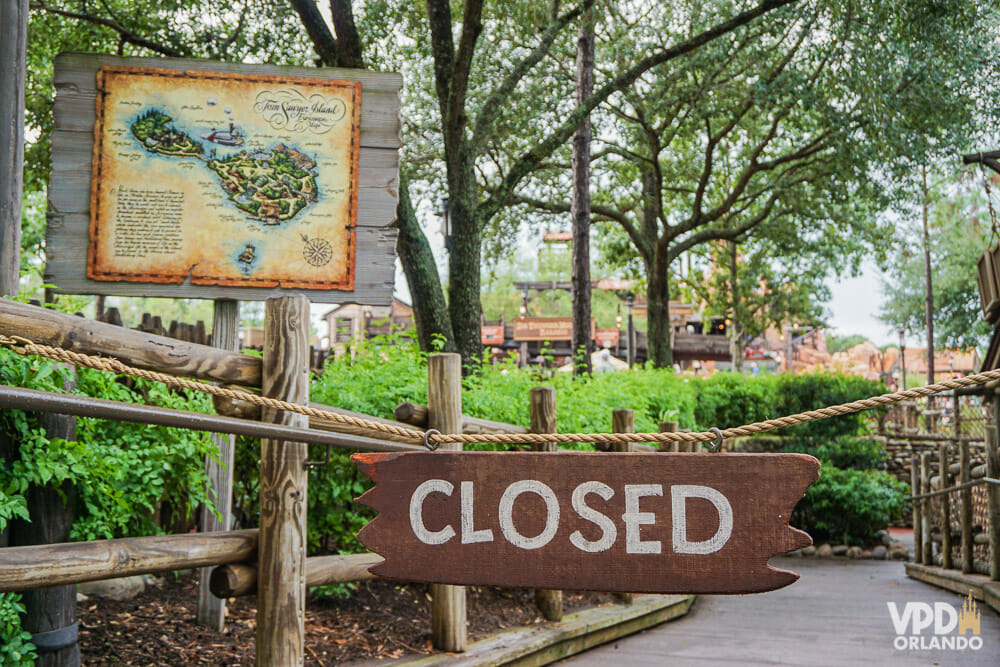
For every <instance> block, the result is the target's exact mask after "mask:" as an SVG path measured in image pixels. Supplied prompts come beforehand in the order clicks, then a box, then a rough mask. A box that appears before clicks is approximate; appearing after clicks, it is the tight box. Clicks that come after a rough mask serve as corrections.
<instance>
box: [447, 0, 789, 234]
mask: <svg viewBox="0 0 1000 667" xmlns="http://www.w3.org/2000/svg"><path fill="white" fill-rule="evenodd" d="M428 1H430V0H428ZM798 1H799V0H763V1H762V2H761V3H760V4H759V5H757V6H756V7H754V8H753V9H750V10H747V11H745V12H742V13H740V14H737V15H736V16H734V17H732V18H730V19H728V20H726V21H723V22H721V23H719V24H717V25H715V26H713V27H712V28H709V29H708V30H705V31H704V32H701V33H700V34H698V35H696V36H694V37H692V38H690V39H687V40H684V41H683V42H680V43H679V44H675V45H673V46H671V47H669V48H666V49H664V50H662V51H659V52H657V53H654V54H653V55H651V56H647V57H645V58H643V59H642V60H640V61H639V62H638V63H636V64H635V65H634V66H632V67H630V68H629V69H627V70H626V71H624V72H622V73H621V74H619V75H618V76H616V77H615V78H613V79H611V80H610V81H606V82H605V83H604V84H602V85H601V87H600V88H598V89H597V90H596V91H595V92H594V94H593V95H591V96H590V97H589V98H588V99H587V100H585V101H584V102H583V103H582V104H580V105H578V106H577V107H576V108H575V109H574V110H573V111H572V112H570V114H569V115H568V116H567V118H566V120H565V121H563V123H562V124H561V125H560V126H559V127H558V128H556V129H555V130H554V131H553V132H551V133H550V134H549V135H548V136H547V137H545V138H544V139H542V140H541V141H540V142H538V143H537V144H535V145H534V146H533V147H532V148H530V149H529V150H528V151H527V152H526V153H525V154H524V155H522V156H521V157H520V158H519V159H518V160H517V161H516V162H515V163H514V165H513V166H512V167H511V169H510V170H509V171H508V172H507V177H506V178H505V179H504V181H503V182H502V183H501V184H500V187H498V188H497V189H496V191H494V193H493V195H492V196H491V197H490V198H489V199H487V200H486V201H484V202H482V203H481V204H480V207H479V208H480V211H479V217H480V219H483V220H485V219H488V218H490V217H492V216H493V215H495V214H496V212H497V211H498V210H499V209H500V207H502V206H503V205H504V204H505V203H506V202H507V201H508V198H509V197H510V196H511V195H512V194H513V192H514V190H515V188H516V187H517V184H518V183H519V182H520V181H521V179H522V178H524V176H525V175H527V174H528V173H530V171H531V165H532V164H533V163H535V162H538V161H540V160H543V159H545V158H546V157H548V156H549V155H550V154H551V153H552V152H553V151H555V150H556V149H557V148H558V147H559V146H561V145H562V144H563V143H565V142H566V140H567V139H568V138H569V137H570V136H571V135H572V134H573V132H574V131H575V130H576V128H577V126H578V125H579V124H580V123H582V122H583V119H584V118H586V117H587V115H588V114H589V113H590V112H591V111H592V110H593V109H594V108H595V107H596V106H597V105H599V104H600V103H602V102H603V101H604V100H606V99H607V98H608V97H609V96H610V95H611V94H612V93H614V92H615V91H618V90H622V89H623V88H626V87H627V86H629V85H631V84H632V83H633V82H634V81H635V80H636V79H638V78H639V77H640V76H641V75H642V74H643V73H644V72H646V71H648V70H650V69H652V68H653V67H656V66H657V65H661V64H663V63H665V62H668V61H670V60H673V59H675V58H679V57H680V56H683V55H686V54H688V53H690V52H692V51H694V50H695V49H697V48H698V47H700V46H703V45H705V44H707V43H709V42H711V41H712V40H714V39H716V38H718V37H721V36H722V35H725V34H726V33H729V32H732V31H733V30H736V29H738V28H740V27H742V26H744V25H746V24H747V23H749V22H750V21H752V20H754V19H755V18H757V17H758V16H761V15H763V14H766V13H768V12H770V11H773V10H775V9H779V8H781V7H784V6H785V5H790V4H792V3H794V2H798Z"/></svg>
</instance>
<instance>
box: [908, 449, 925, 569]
mask: <svg viewBox="0 0 1000 667" xmlns="http://www.w3.org/2000/svg"><path fill="white" fill-rule="evenodd" d="M910 490H911V491H912V494H911V495H914V496H917V495H920V458H919V457H918V456H917V455H916V454H914V455H913V456H912V457H911V458H910ZM922 505H923V503H922V502H921V501H919V500H914V501H913V561H914V562H915V563H917V564H918V565H919V564H922V563H923V562H924V551H923V546H922V545H923V543H924V530H923V525H922V524H923V517H922V516H921V512H920V508H921V506H922Z"/></svg>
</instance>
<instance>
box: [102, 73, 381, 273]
mask: <svg viewBox="0 0 1000 667" xmlns="http://www.w3.org/2000/svg"><path fill="white" fill-rule="evenodd" d="M97 89H98V95H97V124H96V127H95V131H94V155H93V172H92V181H91V205H90V235H89V238H90V245H89V248H88V253H87V277H88V278H91V279H93V280H104V281H132V282H149V283H182V282H185V281H186V280H188V279H189V280H190V282H191V283H192V284H196V285H229V286H244V287H276V286H281V287H299V288H306V289H341V290H350V289H353V286H354V264H355V226H356V218H357V206H358V203H357V201H358V155H359V122H360V121H359V119H360V113H361V84H360V83H359V82H348V81H324V80H318V79H306V78H299V77H291V76H288V77H282V76H269V75H248V74H238V75H237V74H223V73H215V72H196V71H178V70H171V69H152V68H141V67H119V66H104V67H101V68H100V70H99V71H98V75H97Z"/></svg>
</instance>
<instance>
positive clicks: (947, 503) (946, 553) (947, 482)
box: [938, 397, 958, 570]
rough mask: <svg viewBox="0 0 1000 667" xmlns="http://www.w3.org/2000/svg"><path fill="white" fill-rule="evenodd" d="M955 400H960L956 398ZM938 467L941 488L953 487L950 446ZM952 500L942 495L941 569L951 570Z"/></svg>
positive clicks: (943, 449)
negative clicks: (949, 454)
mask: <svg viewBox="0 0 1000 667" xmlns="http://www.w3.org/2000/svg"><path fill="white" fill-rule="evenodd" d="M955 400H958V397H956V399H955ZM938 467H939V468H940V469H941V488H942V489H947V488H948V487H949V486H951V475H950V474H949V472H950V471H949V469H948V445H947V444H944V445H941V447H940V448H939V449H938ZM950 510H951V498H950V494H947V493H943V494H941V567H943V568H945V569H946V570H947V569H951V566H952V563H951V511H950Z"/></svg>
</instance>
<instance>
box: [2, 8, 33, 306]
mask: <svg viewBox="0 0 1000 667" xmlns="http://www.w3.org/2000/svg"><path fill="white" fill-rule="evenodd" d="M27 44H28V0H4V2H2V3H0V63H3V66H2V67H0V297H4V296H14V295H16V294H17V289H18V281H19V279H20V272H21V197H22V185H23V182H24V181H23V172H24V79H25V72H26V70H25V53H26V49H27Z"/></svg>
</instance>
